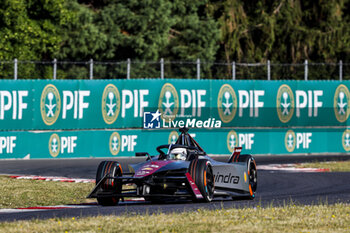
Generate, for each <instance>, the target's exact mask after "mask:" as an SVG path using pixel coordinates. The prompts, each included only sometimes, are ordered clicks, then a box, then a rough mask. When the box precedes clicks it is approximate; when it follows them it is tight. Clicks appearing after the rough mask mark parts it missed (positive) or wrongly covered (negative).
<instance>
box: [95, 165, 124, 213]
mask: <svg viewBox="0 0 350 233" xmlns="http://www.w3.org/2000/svg"><path fill="white" fill-rule="evenodd" d="M122 173H123V171H122V168H121V166H120V164H119V163H118V162H116V161H103V162H101V163H100V164H99V166H98V169H97V173H96V184H98V182H100V180H101V179H102V178H103V177H104V176H105V175H106V174H109V175H111V176H122ZM101 189H102V191H107V192H110V191H112V192H115V193H117V194H119V193H121V190H122V184H121V183H119V182H116V181H115V180H114V179H108V180H106V182H105V183H104V184H102V185H101ZM97 202H98V204H100V205H103V206H113V205H117V204H118V202H119V198H116V197H97Z"/></svg>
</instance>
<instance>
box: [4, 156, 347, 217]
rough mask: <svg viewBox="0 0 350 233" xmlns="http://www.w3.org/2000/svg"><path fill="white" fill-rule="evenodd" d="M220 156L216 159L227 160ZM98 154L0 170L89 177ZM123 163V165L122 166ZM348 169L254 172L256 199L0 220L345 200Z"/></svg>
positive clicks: (10, 163)
mask: <svg viewBox="0 0 350 233" xmlns="http://www.w3.org/2000/svg"><path fill="white" fill-rule="evenodd" d="M143 159H144V158H134V159H130V158H123V159H121V158H120V159H118V160H119V161H120V162H121V163H123V164H127V163H130V162H137V161H141V160H143ZM226 159H227V158H225V157H223V158H219V159H218V160H226ZM331 159H337V160H348V159H349V156H329V157H327V156H321V157H317V156H311V157H310V156H308V157H307V156H293V158H287V157H283V156H281V157H276V156H272V157H266V156H264V157H257V159H256V160H257V164H258V165H263V164H271V163H290V162H292V161H293V162H295V161H296V162H302V161H314V160H318V161H320V160H331ZM101 160H103V159H70V160H68V159H67V160H2V161H0V174H26V175H46V176H66V177H77V178H94V177H95V172H96V167H97V165H98V163H99V162H100V161H101ZM125 168H126V167H125ZM349 180H350V172H334V173H330V172H312V173H299V172H285V171H268V170H261V171H258V190H257V193H256V198H255V200H253V201H251V200H242V199H236V200H232V199H219V200H215V201H213V202H211V203H192V202H175V203H167V204H150V203H145V202H125V203H122V204H120V205H118V206H114V207H102V206H98V205H96V204H92V205H90V206H88V208H86V206H82V207H81V208H79V207H78V208H72V209H58V210H45V211H30V212H20V213H18V212H16V213H0V221H14V220H28V219H36V218H40V219H44V218H64V217H76V218H79V217H83V216H97V215H122V214H130V215H132V214H146V213H147V214H153V213H160V212H162V213H172V212H183V211H193V210H197V209H201V208H204V209H222V208H242V207H254V206H270V205H275V206H281V205H282V206H283V205H285V204H289V203H293V204H305V205H312V204H319V203H328V204H332V203H338V202H342V203H350V182H349Z"/></svg>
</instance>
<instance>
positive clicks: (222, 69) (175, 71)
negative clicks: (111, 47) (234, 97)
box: [0, 58, 350, 80]
mask: <svg viewBox="0 0 350 233" xmlns="http://www.w3.org/2000/svg"><path fill="white" fill-rule="evenodd" d="M0 78H1V79H15V80H17V79H137V78H160V79H166V78H182V79H233V80H236V79H237V80H246V79H258V80H264V79H265V80H345V79H350V63H343V62H342V61H339V62H338V63H312V62H308V60H305V62H304V63H300V64H283V63H273V62H271V61H269V60H268V61H267V62H266V63H236V62H232V63H225V62H208V61H201V60H200V59H197V60H195V61H167V60H165V59H163V58H162V59H160V60H159V61H139V60H130V59H127V60H126V61H94V60H92V59H91V60H89V61H77V62H76V61H58V60H57V59H53V60H52V61H21V60H17V59H14V60H13V61H0Z"/></svg>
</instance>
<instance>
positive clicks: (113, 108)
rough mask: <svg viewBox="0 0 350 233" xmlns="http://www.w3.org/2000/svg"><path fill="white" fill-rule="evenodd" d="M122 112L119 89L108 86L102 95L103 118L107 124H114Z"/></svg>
mask: <svg viewBox="0 0 350 233" xmlns="http://www.w3.org/2000/svg"><path fill="white" fill-rule="evenodd" d="M119 111H120V95H119V91H118V88H117V87H116V86H114V85H113V84H108V85H107V86H106V87H105V89H104V91H103V94H102V116H103V120H104V121H105V122H106V124H109V125H110V124H113V123H114V122H115V121H116V120H117V118H118V115H119Z"/></svg>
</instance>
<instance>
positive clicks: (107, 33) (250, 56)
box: [0, 0, 350, 78]
mask: <svg viewBox="0 0 350 233" xmlns="http://www.w3.org/2000/svg"><path fill="white" fill-rule="evenodd" d="M349 11H350V0H328V1H322V0H316V1H311V0H280V1H272V0H247V1H245V0H224V1H219V0H192V1H181V0H172V1H170V0H142V1H138V0H128V1H125V0H124V1H123V0H0V61H12V60H13V59H14V58H17V59H18V60H24V61H33V60H35V61H51V60H52V59H53V58H57V59H58V60H61V61H88V60H90V59H94V60H95V61H125V60H127V59H128V58H130V59H132V60H138V61H140V62H141V63H140V65H138V66H137V68H136V69H133V72H142V73H144V75H145V77H159V74H158V72H159V71H158V68H157V69H156V68H155V67H152V66H150V65H149V64H147V63H144V64H142V61H159V59H160V58H164V59H165V60H168V61H195V60H196V59H197V58H199V59H201V61H211V62H214V61H218V62H225V63H228V64H230V63H232V62H233V61H235V62H238V63H243V62H266V61H267V60H271V61H272V62H274V63H293V64H296V63H303V62H304V60H305V59H308V60H309V61H310V62H338V61H339V60H342V61H343V62H347V61H349V55H350V53H349V52H350V20H349V17H350V15H349V14H348V13H346V12H349ZM211 64H212V63H206V64H204V65H203V67H202V72H205V73H209V74H210V75H208V76H210V77H216V78H224V77H217V75H218V74H220V75H221V76H222V74H224V76H225V77H230V76H231V72H232V70H231V68H232V66H230V65H227V66H222V67H219V68H218V67H213V66H212V65H211ZM62 66H64V65H62ZM96 69H98V70H99V72H100V73H103V75H102V76H103V77H106V78H116V77H117V78H125V77H122V76H125V75H123V73H125V72H124V71H123V70H125V68H124V67H120V66H119V67H115V66H98V67H96ZM166 69H167V70H166V72H167V73H168V74H170V75H168V76H171V74H172V73H174V75H175V72H181V74H183V77H184V78H190V77H189V76H191V74H192V71H191V69H193V68H190V67H186V66H177V67H176V69H175V68H174V66H171V65H169V66H166ZM290 69H293V67H291V68H290ZM6 72H10V71H7V69H6V64H2V63H1V64H0V77H5V76H6V75H5V73H6ZM60 72H62V74H61V76H62V77H67V78H68V77H71V78H83V77H84V76H85V73H86V72H87V71H86V70H84V69H82V68H81V67H79V66H78V65H69V66H68V65H66V67H62V69H61V71H60ZM21 74H22V76H24V77H28V78H33V76H36V77H38V78H49V77H51V76H52V68H51V67H46V68H44V69H43V68H38V65H37V64H31V63H30V64H27V65H26V66H23V67H22V69H21ZM192 76H193V75H192ZM85 77H87V76H85Z"/></svg>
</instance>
